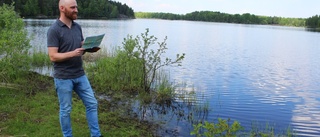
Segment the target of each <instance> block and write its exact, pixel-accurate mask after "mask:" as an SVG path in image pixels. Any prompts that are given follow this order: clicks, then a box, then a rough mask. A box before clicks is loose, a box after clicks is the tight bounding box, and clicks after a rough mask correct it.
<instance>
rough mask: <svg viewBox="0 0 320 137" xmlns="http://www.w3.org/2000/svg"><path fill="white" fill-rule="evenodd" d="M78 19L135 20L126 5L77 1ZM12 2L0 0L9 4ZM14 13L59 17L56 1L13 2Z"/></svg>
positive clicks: (131, 11) (18, 0) (87, 0)
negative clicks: (124, 18)
mask: <svg viewBox="0 0 320 137" xmlns="http://www.w3.org/2000/svg"><path fill="white" fill-rule="evenodd" d="M77 2H78V7H79V17H80V18H106V19H110V18H119V17H120V15H121V17H124V16H125V17H127V18H135V16H134V12H133V9H132V8H130V7H129V6H128V5H126V4H122V3H120V2H115V1H109V0H90V1H89V0H77ZM11 3H12V0H2V1H0V5H2V4H11ZM15 8H16V11H17V12H19V13H20V14H21V16H23V17H39V18H46V17H49V18H55V17H57V16H59V9H58V1H57V0H15Z"/></svg>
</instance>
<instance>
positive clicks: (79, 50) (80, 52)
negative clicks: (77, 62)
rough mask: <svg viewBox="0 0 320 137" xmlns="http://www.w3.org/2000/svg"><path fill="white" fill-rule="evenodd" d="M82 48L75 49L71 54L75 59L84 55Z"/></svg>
mask: <svg viewBox="0 0 320 137" xmlns="http://www.w3.org/2000/svg"><path fill="white" fill-rule="evenodd" d="M84 50H85V49H84V48H77V49H75V50H74V51H73V52H74V56H75V57H77V56H82V55H83V53H84Z"/></svg>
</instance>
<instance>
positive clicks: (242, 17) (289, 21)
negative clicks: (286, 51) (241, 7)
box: [135, 11, 305, 27]
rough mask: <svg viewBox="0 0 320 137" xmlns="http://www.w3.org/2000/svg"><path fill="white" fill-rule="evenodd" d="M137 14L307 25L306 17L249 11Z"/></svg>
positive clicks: (188, 18) (158, 16)
mask: <svg viewBox="0 0 320 137" xmlns="http://www.w3.org/2000/svg"><path fill="white" fill-rule="evenodd" d="M135 15H136V17H137V18H158V19H168V20H190V21H207V22H225V23H239V24H263V25H284V26H297V27H302V26H305V19H300V18H281V17H267V16H257V15H253V14H249V13H244V14H242V15H240V14H234V15H232V14H227V13H221V12H213V11H195V12H191V13H187V14H185V15H178V14H172V13H150V12H136V13H135Z"/></svg>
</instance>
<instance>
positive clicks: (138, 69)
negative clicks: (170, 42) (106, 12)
mask: <svg viewBox="0 0 320 137" xmlns="http://www.w3.org/2000/svg"><path fill="white" fill-rule="evenodd" d="M148 33H149V29H147V30H146V32H145V33H142V34H141V37H140V36H137V37H136V38H133V37H132V36H127V38H125V39H124V42H123V47H119V48H118V49H116V52H115V56H113V57H108V58H101V59H99V60H98V61H97V62H96V63H95V64H94V65H91V66H90V67H89V68H88V74H89V76H90V77H91V78H92V80H91V81H92V82H93V83H94V84H93V86H94V88H95V89H96V90H98V91H108V90H112V91H133V92H137V91H138V92H146V93H149V92H150V90H151V85H152V84H154V83H155V81H156V80H159V81H160V82H161V81H163V80H160V79H161V77H160V78H159V76H157V73H158V72H159V69H160V68H161V67H163V66H168V65H173V64H178V65H180V63H181V61H182V59H183V58H184V54H182V55H179V54H178V55H177V58H176V59H174V60H172V59H169V58H165V61H162V58H161V56H162V53H165V50H166V49H167V48H166V39H165V40H164V41H163V42H158V43H157V42H156V41H157V38H156V37H154V36H149V35H148ZM156 44H158V48H157V49H156V50H153V49H154V48H151V46H154V45H156ZM167 85H168V84H167Z"/></svg>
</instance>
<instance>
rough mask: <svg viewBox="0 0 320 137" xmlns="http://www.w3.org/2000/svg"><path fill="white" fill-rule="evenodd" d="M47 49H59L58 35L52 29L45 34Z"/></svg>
mask: <svg viewBox="0 0 320 137" xmlns="http://www.w3.org/2000/svg"><path fill="white" fill-rule="evenodd" d="M47 47H59V34H58V33H57V31H55V30H54V29H52V27H50V28H49V29H48V32H47Z"/></svg>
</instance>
